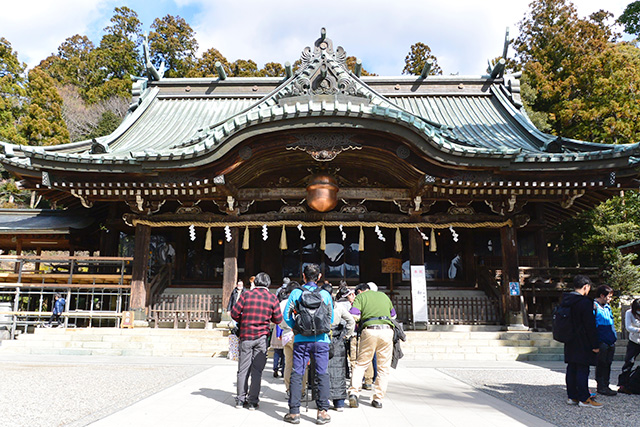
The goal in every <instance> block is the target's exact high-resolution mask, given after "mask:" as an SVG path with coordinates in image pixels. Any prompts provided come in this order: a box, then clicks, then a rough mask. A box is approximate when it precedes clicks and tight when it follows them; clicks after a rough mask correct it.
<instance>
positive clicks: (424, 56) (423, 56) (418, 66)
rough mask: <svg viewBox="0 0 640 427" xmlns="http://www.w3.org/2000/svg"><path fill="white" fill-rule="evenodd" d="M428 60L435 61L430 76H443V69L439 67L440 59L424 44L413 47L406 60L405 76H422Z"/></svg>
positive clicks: (419, 43) (413, 45)
mask: <svg viewBox="0 0 640 427" xmlns="http://www.w3.org/2000/svg"><path fill="white" fill-rule="evenodd" d="M428 59H431V60H433V65H432V66H431V70H429V75H430V76H437V75H440V74H442V69H441V68H440V66H439V65H438V58H436V57H435V56H434V55H433V54H432V53H431V48H430V47H429V46H427V45H426V44H424V43H421V42H418V43H415V44H412V45H411V50H410V51H409V53H408V54H407V56H406V58H405V59H404V64H405V65H404V69H403V70H402V73H403V74H413V75H417V76H419V75H420V74H422V70H423V69H424V64H425V63H426V62H427V60H428Z"/></svg>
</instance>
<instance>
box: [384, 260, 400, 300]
mask: <svg viewBox="0 0 640 427" xmlns="http://www.w3.org/2000/svg"><path fill="white" fill-rule="evenodd" d="M381 261H382V266H381V269H382V273H389V294H390V295H393V273H402V260H401V259H400V258H383V259H382V260H381Z"/></svg>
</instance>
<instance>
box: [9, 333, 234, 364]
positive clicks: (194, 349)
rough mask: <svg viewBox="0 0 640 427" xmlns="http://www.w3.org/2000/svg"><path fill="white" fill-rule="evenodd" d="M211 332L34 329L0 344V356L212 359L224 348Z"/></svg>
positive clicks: (222, 336) (219, 337)
mask: <svg viewBox="0 0 640 427" xmlns="http://www.w3.org/2000/svg"><path fill="white" fill-rule="evenodd" d="M226 334H227V332H226V331H222V330H215V329H163V328H158V329H155V328H136V329H118V328H78V329H75V328H69V329H63V328H36V329H35V330H34V333H33V334H20V335H18V337H17V339H15V340H3V341H0V354H61V355H87V356H90V355H96V356H160V357H215V356H218V355H220V354H221V353H222V352H224V353H225V354H226V351H227V348H228V338H227V336H226Z"/></svg>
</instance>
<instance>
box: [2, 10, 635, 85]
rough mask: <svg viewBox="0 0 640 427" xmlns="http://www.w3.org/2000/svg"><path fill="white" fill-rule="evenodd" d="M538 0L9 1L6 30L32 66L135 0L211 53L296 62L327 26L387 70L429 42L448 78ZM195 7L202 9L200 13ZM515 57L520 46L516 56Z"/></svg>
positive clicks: (474, 69) (350, 50) (95, 36)
mask: <svg viewBox="0 0 640 427" xmlns="http://www.w3.org/2000/svg"><path fill="white" fill-rule="evenodd" d="M530 1H531V0H494V1H492V2H480V1H478V0H449V1H445V2H443V1H442V0H438V1H436V0H421V1H420V0H395V1H393V2H390V1H388V0H325V1H323V2H307V1H300V0H297V1H294V0H272V1H264V0H243V1H228V0H173V1H171V0H156V1H155V2H153V3H150V2H148V1H144V0H120V1H118V0H56V1H52V0H22V1H20V0H18V1H13V0H2V3H3V4H2V14H0V36H2V37H5V38H7V39H8V40H9V41H10V42H11V43H12V45H13V47H14V49H15V50H17V51H18V52H19V54H20V58H21V59H22V60H23V61H26V62H27V63H28V64H29V66H34V65H36V64H38V62H40V61H41V60H42V59H44V58H46V57H47V56H48V55H49V54H51V53H53V52H55V51H56V49H57V47H58V46H59V45H60V43H62V42H63V41H64V39H66V38H67V37H70V36H72V35H74V34H87V35H89V37H90V38H91V39H92V40H93V41H94V42H95V43H98V42H99V35H101V33H102V28H103V27H105V26H106V25H107V24H108V21H109V19H110V17H111V15H112V13H113V8H114V7H115V6H120V5H122V4H127V5H128V6H129V7H131V8H132V9H133V10H135V11H136V12H137V13H138V14H139V15H140V16H141V19H143V21H144V25H145V29H146V30H148V28H149V26H150V25H151V22H152V19H153V18H150V17H151V16H153V17H162V16H165V15H166V14H167V13H171V14H180V16H182V17H183V18H185V19H186V20H187V22H189V23H190V24H191V26H192V27H193V28H194V29H195V30H196V38H197V39H198V42H199V44H200V47H201V50H206V49H208V48H210V47H215V48H217V49H218V50H220V51H221V52H222V53H223V54H224V55H225V56H226V57H227V59H229V60H231V61H234V60H236V59H238V58H242V59H253V60H254V61H256V62H257V63H258V65H260V66H262V65H263V64H264V63H265V62H269V61H275V62H281V63H284V62H286V61H290V62H293V61H295V60H297V59H298V58H299V57H300V52H301V51H302V49H303V48H304V47H305V46H309V45H311V44H312V43H313V42H314V41H315V39H316V38H318V36H319V35H320V28H321V27H326V28H327V33H328V37H329V38H331V39H332V40H333V41H334V42H335V44H336V45H340V46H343V47H344V48H345V50H346V51H347V54H349V55H353V56H357V57H359V58H361V59H362V60H363V63H364V67H365V69H367V70H369V71H372V72H376V73H378V74H387V75H394V74H400V72H401V71H402V68H403V67H404V58H405V56H406V54H407V53H408V51H409V49H410V46H411V45H412V44H413V43H416V42H418V41H421V42H424V43H426V44H428V45H429V46H430V47H431V49H432V51H433V53H434V54H435V55H436V57H437V58H438V63H439V64H440V66H441V68H442V69H443V70H444V72H445V73H446V74H449V73H456V72H460V73H461V74H481V73H483V72H484V70H485V69H486V62H487V59H489V58H493V57H495V56H498V55H500V54H501V53H502V46H503V40H504V31H505V28H506V27H509V28H510V33H511V36H512V37H514V36H515V35H516V33H517V23H518V21H520V20H521V19H522V18H523V17H524V15H525V14H526V13H527V11H528V9H529V6H528V5H529V3H530ZM629 1H630V0H610V1H608V2H607V3H606V4H604V5H602V2H601V0H577V1H575V2H574V4H576V5H577V6H576V7H577V8H578V13H579V15H580V16H586V15H588V14H589V13H591V12H594V11H595V10H597V9H599V8H602V7H603V6H604V8H606V9H607V10H609V11H611V12H613V13H614V14H615V15H616V16H619V15H620V13H621V12H622V11H623V9H624V7H625V6H626V5H627V4H628V3H629ZM195 10H197V11H198V12H197V13H196V14H195V15H193V16H191V13H193V12H194V11H195ZM511 53H512V54H513V52H511Z"/></svg>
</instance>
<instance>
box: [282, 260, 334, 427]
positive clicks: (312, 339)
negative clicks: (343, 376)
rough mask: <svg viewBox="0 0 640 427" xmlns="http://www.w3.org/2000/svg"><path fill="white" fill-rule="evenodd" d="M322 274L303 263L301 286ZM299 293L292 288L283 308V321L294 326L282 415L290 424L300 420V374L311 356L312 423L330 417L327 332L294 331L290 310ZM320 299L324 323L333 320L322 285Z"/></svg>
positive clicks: (315, 284)
mask: <svg viewBox="0 0 640 427" xmlns="http://www.w3.org/2000/svg"><path fill="white" fill-rule="evenodd" d="M321 276H322V274H321V273H320V267H319V266H318V265H317V264H307V265H306V266H305V267H304V272H303V273H302V278H303V279H304V281H305V284H304V286H303V287H304V288H306V289H307V290H310V291H313V290H315V289H316V288H317V287H318V281H319V280H320V277H321ZM302 294H303V289H302V288H297V289H294V290H293V291H292V292H291V295H289V299H288V300H287V305H286V308H285V310H284V321H285V322H286V323H287V325H289V327H291V328H292V329H294V333H295V335H294V337H293V357H292V359H293V371H292V372H291V383H290V386H289V412H288V413H287V414H286V415H285V416H284V421H285V422H287V423H290V424H300V400H301V399H300V398H301V396H302V376H303V375H304V372H305V369H306V367H307V364H308V363H309V359H310V358H311V357H313V359H314V361H315V373H316V379H317V384H318V399H317V400H316V406H317V408H318V415H317V418H316V424H326V423H328V422H330V421H331V417H330V416H329V414H328V413H327V410H328V409H329V397H330V383H329V371H328V366H329V342H330V340H329V334H327V333H321V334H318V335H311V336H306V335H302V334H300V333H297V332H296V329H295V326H296V324H295V317H294V311H295V308H296V307H297V306H298V301H299V300H300V298H301V296H302ZM320 295H322V300H323V303H324V304H326V305H327V308H328V312H327V313H326V315H327V317H328V318H327V319H326V320H327V321H328V325H331V323H332V322H333V300H332V299H331V294H330V293H328V292H327V291H325V290H324V289H321V290H320Z"/></svg>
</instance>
